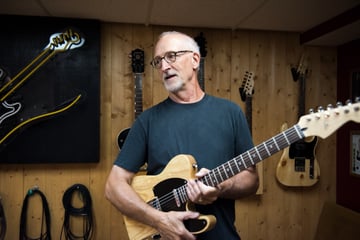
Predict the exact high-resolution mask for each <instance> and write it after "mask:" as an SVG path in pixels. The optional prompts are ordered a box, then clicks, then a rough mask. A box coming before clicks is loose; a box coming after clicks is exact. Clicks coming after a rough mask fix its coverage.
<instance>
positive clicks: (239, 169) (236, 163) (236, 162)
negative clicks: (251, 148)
mask: <svg viewBox="0 0 360 240" xmlns="http://www.w3.org/2000/svg"><path fill="white" fill-rule="evenodd" d="M239 157H241V155H240V156H239ZM237 159H239V158H237ZM237 159H236V161H235V165H236V168H237V170H238V172H240V171H241V168H240V167H239V164H238V163H239V162H238V161H237Z"/></svg>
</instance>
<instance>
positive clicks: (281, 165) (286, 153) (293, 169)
mask: <svg viewBox="0 0 360 240" xmlns="http://www.w3.org/2000/svg"><path fill="white" fill-rule="evenodd" d="M285 129H287V124H286V123H284V124H283V125H282V127H281V131H285ZM300 141H301V140H300ZM302 141H303V143H302V145H301V147H303V148H304V149H301V150H302V151H303V153H304V152H306V149H305V148H308V149H307V150H308V151H311V153H309V154H304V156H302V157H301V158H299V159H297V157H296V156H295V157H291V156H292V154H291V153H290V150H291V146H289V147H287V148H285V149H284V150H283V153H282V155H281V158H280V161H279V162H278V164H277V167H276V178H277V180H278V181H279V182H280V183H281V184H282V185H284V186H288V187H310V186H313V185H315V184H316V183H317V182H318V181H319V179H320V166H319V163H318V161H317V159H316V157H315V148H316V145H317V139H316V137H315V136H310V137H306V138H304V139H303V140H302ZM300 144H301V143H300ZM306 155H309V156H307V157H306Z"/></svg>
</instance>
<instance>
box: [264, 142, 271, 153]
mask: <svg viewBox="0 0 360 240" xmlns="http://www.w3.org/2000/svg"><path fill="white" fill-rule="evenodd" d="M263 145H264V148H265V150H266V152H267V155H268V156H271V153H270V151H269V149H268V148H267V146H266V144H265V142H264V143H263Z"/></svg>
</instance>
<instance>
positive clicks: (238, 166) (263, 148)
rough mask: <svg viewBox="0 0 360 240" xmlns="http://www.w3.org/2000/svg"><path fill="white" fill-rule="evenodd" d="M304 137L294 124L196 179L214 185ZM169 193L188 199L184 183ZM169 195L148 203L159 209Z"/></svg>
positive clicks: (173, 196)
mask: <svg viewBox="0 0 360 240" xmlns="http://www.w3.org/2000/svg"><path fill="white" fill-rule="evenodd" d="M304 137H305V135H304V133H303V132H302V130H301V128H300V126H299V125H298V124H296V125H294V126H293V127H291V128H288V129H287V130H285V131H284V132H281V133H279V134H278V135H276V136H274V137H272V138H270V139H268V140H267V141H265V142H263V143H261V144H259V145H257V146H255V147H253V148H251V149H250V150H248V151H246V152H244V153H242V154H240V155H239V156H236V157H235V158H233V159H231V160H229V161H227V162H226V163H223V164H222V165H220V166H218V167H216V168H214V169H213V170H211V171H210V172H209V173H207V174H206V175H205V176H203V177H201V178H199V179H198V180H200V181H201V182H202V183H204V184H205V185H208V186H212V187H215V186H217V185H219V184H220V183H221V182H223V181H225V180H227V179H229V178H231V177H233V176H235V175H236V174H238V173H239V172H241V171H243V170H245V169H247V168H249V167H250V166H253V165H256V164H257V163H259V162H261V161H262V160H265V159H266V158H268V157H270V156H272V155H273V154H275V153H277V152H279V151H280V150H282V149H284V148H286V147H288V146H290V145H291V144H292V143H294V142H296V141H298V140H300V139H303V138H304ZM169 195H170V196H171V198H174V199H176V202H181V203H182V204H184V203H186V202H187V201H188V200H189V197H188V195H187V192H186V185H182V186H181V187H179V188H176V189H174V190H173V191H172V192H171V193H169ZM169 195H166V196H165V197H164V199H162V198H155V199H153V200H151V201H150V202H149V204H150V205H151V206H152V207H154V208H156V209H161V204H162V202H164V201H168V198H169V197H170V196H169Z"/></svg>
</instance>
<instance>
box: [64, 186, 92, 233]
mask: <svg viewBox="0 0 360 240" xmlns="http://www.w3.org/2000/svg"><path fill="white" fill-rule="evenodd" d="M75 192H76V193H78V194H80V195H79V198H80V199H81V200H82V202H83V206H82V207H80V208H76V207H74V206H73V205H72V199H73V196H74V194H75ZM63 205H64V208H65V214H64V223H63V227H62V230H61V236H60V239H62V236H63V235H64V237H65V239H66V240H75V239H82V240H88V239H91V237H92V233H93V214H92V201H91V196H90V192H89V190H88V189H87V188H86V186H84V185H82V184H74V185H72V186H71V187H69V188H68V189H67V190H66V191H65V193H64V196H63ZM71 217H82V218H83V222H84V224H83V226H84V228H83V235H82V236H77V235H75V234H74V233H73V231H72V230H71V226H70V219H71Z"/></svg>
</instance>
